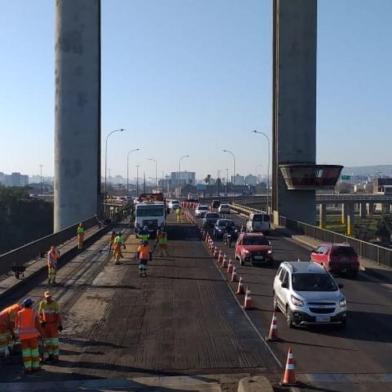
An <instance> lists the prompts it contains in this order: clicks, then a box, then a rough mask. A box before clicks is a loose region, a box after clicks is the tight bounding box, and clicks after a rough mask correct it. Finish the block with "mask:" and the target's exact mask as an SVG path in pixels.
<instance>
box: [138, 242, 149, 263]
mask: <svg viewBox="0 0 392 392" xmlns="http://www.w3.org/2000/svg"><path fill="white" fill-rule="evenodd" d="M137 251H138V253H139V259H142V260H148V259H149V258H150V247H149V246H148V245H146V246H139V248H138V250H137Z"/></svg>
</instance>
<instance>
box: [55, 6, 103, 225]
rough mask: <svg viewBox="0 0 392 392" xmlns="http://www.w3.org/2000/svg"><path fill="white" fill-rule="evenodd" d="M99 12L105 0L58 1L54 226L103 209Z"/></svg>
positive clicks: (77, 219) (82, 218) (69, 222)
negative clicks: (100, 206)
mask: <svg viewBox="0 0 392 392" xmlns="http://www.w3.org/2000/svg"><path fill="white" fill-rule="evenodd" d="M100 13H101V4H100V0H87V1H86V0H57V1H56V106H55V180H54V230H55V231H59V230H61V229H63V228H65V227H67V226H69V225H72V224H74V223H78V222H79V221H82V220H84V219H86V218H89V217H91V216H94V215H95V214H97V211H98V206H99V199H100V182H101V181H100V177H101V174H100V161H101V157H100V151H101V146H100V141H101V15H100Z"/></svg>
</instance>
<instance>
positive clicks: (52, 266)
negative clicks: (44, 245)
mask: <svg viewBox="0 0 392 392" xmlns="http://www.w3.org/2000/svg"><path fill="white" fill-rule="evenodd" d="M59 258H60V252H59V251H58V250H57V248H56V247H55V246H54V245H52V246H51V247H50V250H49V252H48V284H49V285H52V284H56V273H57V260H58V259H59Z"/></svg>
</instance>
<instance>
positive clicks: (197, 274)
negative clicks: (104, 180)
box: [0, 224, 276, 381]
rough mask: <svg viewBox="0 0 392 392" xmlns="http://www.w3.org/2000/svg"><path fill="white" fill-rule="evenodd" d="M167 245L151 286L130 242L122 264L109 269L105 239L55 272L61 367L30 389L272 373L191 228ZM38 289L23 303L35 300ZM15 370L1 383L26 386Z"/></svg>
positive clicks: (152, 270) (174, 234)
mask: <svg viewBox="0 0 392 392" xmlns="http://www.w3.org/2000/svg"><path fill="white" fill-rule="evenodd" d="M169 238H171V239H172V240H170V249H169V252H170V254H169V257H167V258H160V257H154V260H153V261H152V262H151V263H150V266H149V271H148V274H149V276H148V277H147V278H140V277H139V276H138V272H137V263H136V260H135V259H134V251H135V248H136V240H135V239H134V237H133V236H130V237H128V240H127V249H126V250H125V252H124V256H125V260H124V261H123V263H122V264H121V265H114V264H113V263H112V262H111V261H109V258H108V252H107V249H106V248H107V245H106V244H107V241H108V238H107V236H106V237H105V238H103V239H102V240H101V241H98V242H97V243H96V244H94V245H93V246H92V247H90V248H89V249H87V250H86V251H85V252H83V253H81V254H80V255H78V257H76V258H75V259H74V260H73V261H72V262H70V263H69V264H67V265H66V266H65V267H63V268H62V269H61V270H60V272H59V274H58V277H59V282H60V284H59V285H58V286H57V287H56V288H55V289H53V290H52V291H53V292H54V293H55V297H56V298H58V299H59V302H60V305H61V307H62V309H63V312H64V319H65V320H64V326H65V329H64V331H63V334H62V339H61V349H62V352H61V361H60V362H59V363H58V364H56V365H55V366H54V365H45V366H44V371H43V372H41V373H39V374H37V375H34V378H35V379H36V380H41V381H48V380H51V381H54V380H64V379H80V378H98V377H109V378H125V377H127V378H128V377H136V376H146V375H173V374H200V373H203V374H204V373H232V372H250V373H254V372H257V373H259V372H264V371H265V370H266V369H268V373H271V372H272V373H275V371H276V364H275V362H274V360H273V358H272V357H271V356H270V354H269V352H268V349H267V348H266V346H265V345H264V344H263V342H262V341H261V339H260V338H259V336H258V335H257V333H256V331H255V330H254V329H253V327H252V326H251V325H250V324H249V323H248V321H247V320H246V318H245V316H244V314H243V312H242V310H241V308H240V307H239V306H238V305H237V304H236V302H235V300H234V298H233V296H232V294H231V293H230V291H229V289H228V286H227V285H226V283H225V282H224V280H223V279H222V276H221V275H220V273H219V271H218V270H217V269H216V267H215V265H214V262H213V261H212V260H211V258H210V257H209V256H208V254H207V252H206V250H205V248H204V246H203V244H202V243H201V242H200V241H199V233H198V231H197V230H196V228H195V227H192V226H191V225H186V224H183V225H180V226H172V227H169ZM44 289H46V286H45V284H44V283H40V284H39V285H38V286H37V287H36V288H34V289H33V290H31V291H30V292H29V294H30V295H32V296H33V297H34V298H36V299H38V298H39V296H40V295H42V292H43V290H44ZM15 361H16V359H15ZM21 371H22V369H21V367H20V365H19V364H16V363H15V364H13V365H9V366H7V369H6V371H5V368H4V367H3V368H2V369H1V370H0V378H1V380H2V381H13V380H15V379H19V378H20V377H21V378H22V379H25V378H26V377H23V376H22V375H21Z"/></svg>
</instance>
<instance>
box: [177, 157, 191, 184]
mask: <svg viewBox="0 0 392 392" xmlns="http://www.w3.org/2000/svg"><path fill="white" fill-rule="evenodd" d="M185 158H189V155H183V156H182V157H181V158H180V159H179V160H178V174H177V185H180V173H181V161H182V160H183V159H185Z"/></svg>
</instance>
